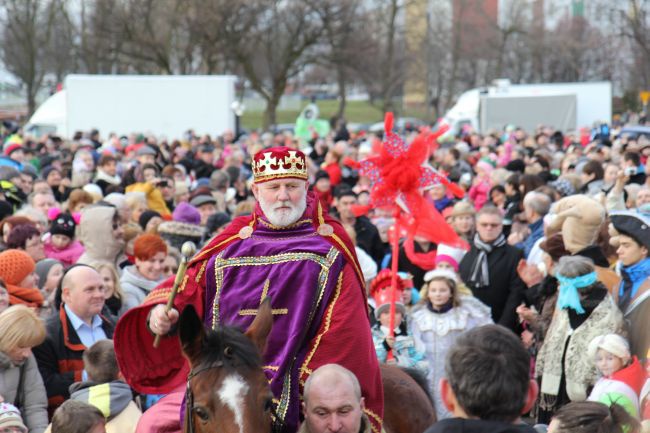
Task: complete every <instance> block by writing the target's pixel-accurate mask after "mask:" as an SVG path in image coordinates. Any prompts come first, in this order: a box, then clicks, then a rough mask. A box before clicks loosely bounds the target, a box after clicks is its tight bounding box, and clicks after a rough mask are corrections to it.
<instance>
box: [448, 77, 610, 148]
mask: <svg viewBox="0 0 650 433" xmlns="http://www.w3.org/2000/svg"><path fill="white" fill-rule="evenodd" d="M611 118H612V84H611V83H610V82H609V81H601V82H588V83H552V84H510V81H509V80H504V79H500V80H495V81H494V83H493V85H492V86H489V87H485V88H478V89H472V90H468V91H467V92H464V93H463V94H461V95H460V97H459V98H458V101H457V102H456V105H454V106H453V107H452V108H451V109H450V110H449V111H448V112H447V114H446V115H445V116H444V122H445V123H447V124H448V125H450V130H449V134H450V135H451V134H457V133H458V132H459V131H460V130H461V129H462V128H463V126H464V125H471V126H472V129H474V130H476V131H479V132H481V133H486V132H489V131H491V130H497V131H501V130H503V128H504V127H505V126H506V125H514V126H517V127H521V128H523V129H524V130H526V131H528V132H531V131H534V130H535V128H536V127H537V126H539V125H545V126H550V127H553V128H555V129H558V130H560V131H564V132H566V131H577V130H578V129H579V128H582V127H588V128H591V127H592V126H594V124H595V123H610V121H611Z"/></svg>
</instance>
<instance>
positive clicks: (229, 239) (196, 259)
mask: <svg viewBox="0 0 650 433" xmlns="http://www.w3.org/2000/svg"><path fill="white" fill-rule="evenodd" d="M234 239H239V233H237V234H236V235H233V236H230V237H229V238H227V239H224V240H223V241H221V242H219V243H218V244H217V245H215V246H213V247H212V248H208V249H207V250H203V251H201V252H200V253H199V255H198V256H196V257H194V259H193V260H192V262H191V263H190V264H193V263H196V262H198V261H199V260H201V259H203V256H205V255H206V254H210V253H212V251H214V250H215V249H217V248H219V247H220V246H221V245H223V244H226V243H228V242H230V241H232V240H234Z"/></svg>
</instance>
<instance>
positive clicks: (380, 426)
mask: <svg viewBox="0 0 650 433" xmlns="http://www.w3.org/2000/svg"><path fill="white" fill-rule="evenodd" d="M363 411H364V412H365V413H366V415H368V416H369V417H370V418H372V419H374V420H375V421H376V422H377V424H379V428H377V427H375V426H374V424H373V423H372V422H371V423H370V428H371V429H372V431H373V432H376V433H380V431H383V428H382V426H383V424H384V420H382V419H381V417H380V416H379V415H377V414H376V413H374V412H373V411H371V410H370V409H368V408H367V407H366V408H364V409H363ZM380 429H381V430H380Z"/></svg>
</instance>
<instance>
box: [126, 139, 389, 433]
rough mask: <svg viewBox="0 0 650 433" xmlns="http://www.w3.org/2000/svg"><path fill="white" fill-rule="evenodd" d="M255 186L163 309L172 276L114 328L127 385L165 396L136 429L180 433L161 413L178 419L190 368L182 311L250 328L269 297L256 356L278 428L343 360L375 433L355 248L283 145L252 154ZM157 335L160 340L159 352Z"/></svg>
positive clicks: (372, 364) (374, 392)
mask: <svg viewBox="0 0 650 433" xmlns="http://www.w3.org/2000/svg"><path fill="white" fill-rule="evenodd" d="M253 179H254V184H253V186H252V191H253V194H254V196H255V198H256V199H257V201H258V206H256V209H255V211H254V212H253V214H252V215H250V216H245V217H239V218H236V219H235V220H233V221H232V223H231V224H230V225H229V226H228V227H227V228H226V229H225V230H224V231H223V232H222V233H221V234H220V235H218V236H217V237H216V238H215V239H213V240H212V241H211V242H210V243H209V244H208V245H206V246H205V247H204V248H203V249H202V250H201V251H200V252H199V253H198V254H197V255H196V256H195V257H194V258H193V259H192V260H191V261H190V263H189V267H188V271H187V273H186V275H185V278H184V279H183V283H182V284H181V286H180V288H179V292H178V296H177V297H176V298H175V300H174V308H172V310H171V311H169V312H167V313H166V312H165V308H164V303H165V302H166V300H167V297H168V295H169V292H170V289H171V287H172V285H173V277H172V278H170V279H169V280H167V281H166V282H165V283H163V284H161V285H160V286H159V287H158V288H157V289H155V290H154V291H152V292H151V294H150V295H149V296H148V297H147V299H146V300H145V302H144V303H143V305H142V306H140V307H137V308H135V309H133V310H130V311H129V312H127V313H126V314H125V315H124V317H123V318H122V319H121V320H120V322H119V323H118V325H117V328H116V331H115V348H116V353H117V357H118V361H119V363H120V370H121V372H122V373H123V375H124V376H125V377H126V379H127V381H128V382H129V384H130V385H131V386H132V387H133V388H134V389H135V390H136V391H138V392H141V393H146V394H163V393H164V394H170V395H169V396H168V397H166V398H165V401H161V402H160V403H158V404H157V405H155V406H154V407H153V408H152V409H150V410H148V411H147V412H146V413H145V416H144V418H145V420H144V421H141V424H142V423H143V422H144V423H145V424H146V425H147V426H148V428H149V430H148V431H163V430H164V431H174V430H177V431H180V424H178V419H165V416H164V413H174V411H173V409H172V410H171V412H170V411H169V407H167V408H166V407H165V406H164V404H165V403H168V404H169V405H174V404H176V405H179V404H180V401H181V400H182V396H183V394H184V390H185V381H186V379H187V374H188V372H189V368H188V365H187V362H186V361H185V360H184V358H183V357H182V356H181V350H180V347H179V342H178V338H176V337H175V336H173V334H174V332H173V331H174V328H175V324H176V322H177V320H178V317H179V311H182V309H183V308H184V307H185V306H186V305H189V304H192V305H193V306H194V308H195V309H196V311H197V312H198V313H199V315H201V316H202V317H203V320H204V324H205V326H206V327H208V328H210V329H215V328H217V327H218V326H220V325H235V326H237V327H239V328H241V329H246V328H247V327H248V326H249V325H250V324H251V322H252V321H253V318H254V317H255V316H256V314H257V311H258V308H259V305H260V304H261V302H262V301H263V300H264V299H265V298H266V297H270V298H271V303H272V308H273V321H274V323H273V329H272V331H271V334H270V335H269V338H268V343H267V349H266V351H265V352H264V356H263V361H264V370H265V373H266V375H267V377H268V378H269V381H270V382H269V383H270V386H271V391H272V392H273V394H274V396H275V399H274V403H275V408H274V411H273V413H274V414H275V415H276V417H275V418H276V422H277V423H278V426H277V427H279V429H280V430H281V431H282V432H291V433H294V432H296V431H297V429H298V425H299V422H300V420H299V416H300V394H301V393H302V384H304V383H305V380H306V379H307V378H308V377H309V375H310V374H311V372H312V371H314V370H316V369H317V368H318V367H320V366H321V365H325V364H340V365H342V366H343V367H345V368H347V369H348V370H350V371H352V372H353V373H354V374H355V375H356V376H357V377H358V378H359V382H360V384H361V391H362V395H363V397H364V399H365V402H366V404H365V409H364V411H365V413H366V415H367V416H368V418H369V419H370V420H371V422H372V423H373V430H375V431H380V430H381V418H382V415H383V395H382V385H381V377H380V374H379V366H378V363H377V358H376V356H375V354H374V349H373V343H372V337H371V334H370V326H369V320H368V311H367V308H366V297H365V290H364V281H363V275H362V273H361V269H360V266H359V263H358V261H357V258H356V255H355V252H354V245H353V244H352V242H351V240H350V239H349V237H348V236H347V234H346V232H345V230H344V229H343V227H342V226H341V224H340V223H339V222H338V221H337V220H335V219H333V218H331V217H330V216H329V215H328V214H327V211H326V210H325V209H323V208H322V207H321V206H320V203H319V201H318V199H317V198H316V197H315V195H313V193H311V192H308V176H307V168H306V160H305V155H304V154H303V153H302V152H300V151H298V150H293V149H289V148H286V147H277V148H271V149H265V150H262V151H260V152H258V153H257V154H256V155H255V156H254V161H253ZM156 335H160V336H162V337H163V338H162V339H161V343H160V346H159V347H158V348H157V349H155V348H153V346H152V342H153V338H154V337H155V336H156ZM134 348H138V350H137V351H136V350H133V349H134ZM161 403H163V405H161ZM157 407H158V409H159V410H158V409H157ZM152 411H153V412H152ZM165 411H167V412H165ZM176 413H178V412H176ZM193 416H194V415H193ZM167 418H168V417H167ZM197 422H199V420H198V419H197ZM174 423H176V424H174ZM170 428H171V430H168V429H170Z"/></svg>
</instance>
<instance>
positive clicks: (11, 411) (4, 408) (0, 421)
mask: <svg viewBox="0 0 650 433" xmlns="http://www.w3.org/2000/svg"><path fill="white" fill-rule="evenodd" d="M9 427H18V428H19V429H20V430H21V431H22V432H23V433H27V427H26V426H25V424H24V423H23V419H22V417H21V416H20V410H18V408H17V407H16V406H14V405H13V404H9V403H0V430H2V429H4V428H9Z"/></svg>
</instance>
